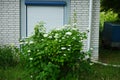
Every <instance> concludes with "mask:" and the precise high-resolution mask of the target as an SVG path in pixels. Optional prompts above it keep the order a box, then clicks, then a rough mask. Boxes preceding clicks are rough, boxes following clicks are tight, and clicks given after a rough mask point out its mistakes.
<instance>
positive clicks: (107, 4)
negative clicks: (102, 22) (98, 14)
mask: <svg viewBox="0 0 120 80" xmlns="http://www.w3.org/2000/svg"><path fill="white" fill-rule="evenodd" d="M119 3H120V0H101V11H109V10H112V11H113V12H115V13H117V14H118V15H119V18H120V4H119Z"/></svg>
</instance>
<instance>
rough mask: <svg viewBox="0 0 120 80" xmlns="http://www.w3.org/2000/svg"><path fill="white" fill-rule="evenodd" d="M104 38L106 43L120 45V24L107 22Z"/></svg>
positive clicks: (114, 45) (103, 33) (112, 45)
mask: <svg viewBox="0 0 120 80" xmlns="http://www.w3.org/2000/svg"><path fill="white" fill-rule="evenodd" d="M102 40H103V43H104V45H108V46H111V47H120V24H113V23H109V22H105V23H104V29H103V32H102Z"/></svg>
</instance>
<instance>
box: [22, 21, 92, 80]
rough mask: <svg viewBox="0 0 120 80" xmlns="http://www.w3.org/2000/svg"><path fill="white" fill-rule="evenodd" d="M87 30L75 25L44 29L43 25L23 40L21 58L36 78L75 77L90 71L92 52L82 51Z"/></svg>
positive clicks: (56, 79) (37, 79) (60, 79)
mask: <svg viewBox="0 0 120 80" xmlns="http://www.w3.org/2000/svg"><path fill="white" fill-rule="evenodd" d="M86 38H87V36H86V33H85V32H80V31H79V30H78V29H77V28H75V25H65V26H63V27H62V28H60V29H55V30H52V31H51V32H49V33H46V32H45V28H44V24H43V23H39V24H37V25H36V27H35V32H34V34H33V35H32V36H30V37H28V38H25V39H22V40H21V51H22V53H21V56H22V57H21V58H22V60H23V61H25V65H26V67H27V69H28V72H29V74H30V75H31V79H33V80H74V79H76V78H79V73H82V72H84V71H89V70H90V67H89V66H90V65H89V59H90V53H89V52H83V40H84V39H86Z"/></svg>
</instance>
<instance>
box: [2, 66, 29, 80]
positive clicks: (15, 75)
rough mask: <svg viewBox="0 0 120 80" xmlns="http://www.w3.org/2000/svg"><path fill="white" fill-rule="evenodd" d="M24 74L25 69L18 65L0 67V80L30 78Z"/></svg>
mask: <svg viewBox="0 0 120 80" xmlns="http://www.w3.org/2000/svg"><path fill="white" fill-rule="evenodd" d="M26 74H27V71H26V70H25V69H24V68H22V67H20V66H19V65H17V66H15V67H8V68H7V69H0V80H30V77H28V76H26Z"/></svg>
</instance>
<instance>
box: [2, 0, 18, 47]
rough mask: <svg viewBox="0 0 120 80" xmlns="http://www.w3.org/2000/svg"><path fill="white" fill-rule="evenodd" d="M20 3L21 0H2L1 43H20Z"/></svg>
mask: <svg viewBox="0 0 120 80" xmlns="http://www.w3.org/2000/svg"><path fill="white" fill-rule="evenodd" d="M19 4H20V3H19V0H0V44H15V45H18V41H19V34H20V33H19V32H20V31H19V30H20V29H19V28H20V24H19V22H20V21H19V20H20V16H19V15H20V14H19V11H20V7H19Z"/></svg>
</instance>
